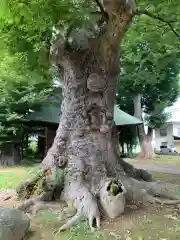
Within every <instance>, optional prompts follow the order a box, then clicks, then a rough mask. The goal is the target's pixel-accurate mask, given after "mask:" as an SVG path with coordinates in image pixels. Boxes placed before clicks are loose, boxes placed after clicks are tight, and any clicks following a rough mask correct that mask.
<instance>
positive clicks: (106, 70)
mask: <svg viewBox="0 0 180 240" xmlns="http://www.w3.org/2000/svg"><path fill="white" fill-rule="evenodd" d="M102 8H103V9H104V11H105V12H106V15H107V16H108V18H107V19H106V22H105V23H104V24H103V25H102V26H98V33H97V32H96V33H95V34H96V35H95V36H94V37H88V36H92V35H91V34H89V33H88V32H83V30H82V29H80V30H77V31H75V34H74V36H75V35H76V36H79V39H78V38H74V39H73V38H72V39H71V42H70V43H68V44H67V42H66V43H64V41H63V38H62V37H59V39H57V41H56V42H55V43H54V45H53V46H52V48H51V55H52V57H53V60H54V61H55V62H56V65H57V66H58V67H59V70H60V73H61V79H62V84H63V94H64V100H63V103H62V108H61V118H60V123H59V127H58V130H57V133H56V137H55V139H54V143H53V145H52V147H51V148H50V149H49V151H48V153H47V156H46V157H45V159H44V160H43V162H42V166H43V169H44V171H43V174H44V176H45V182H46V185H48V188H46V189H48V191H44V193H42V194H41V195H40V196H39V197H34V198H30V199H29V200H27V202H26V203H28V204H29V205H30V204H34V203H35V202H36V201H37V200H44V199H45V195H46V196H48V197H49V193H52V195H51V194H50V195H51V196H53V191H54V189H56V173H57V169H58V167H59V168H63V171H64V183H63V187H62V192H61V199H62V200H64V201H65V202H66V203H67V204H68V206H70V205H73V206H74V208H75V209H76V210H77V213H76V214H75V216H74V217H73V218H72V219H70V220H69V221H68V222H67V223H66V224H64V225H63V226H62V227H61V228H60V230H64V229H66V228H69V227H71V226H72V225H73V224H74V223H75V221H77V220H79V219H80V218H81V217H86V218H87V219H88V221H89V225H90V227H91V229H92V230H93V229H94V227H98V228H99V227H100V218H101V214H102V213H101V212H100V209H103V212H105V213H106V215H107V216H108V217H111V218H115V217H117V216H119V215H120V214H122V213H123V212H124V208H125V202H126V200H130V201H135V202H139V201H141V202H144V201H145V202H156V201H160V200H158V199H157V198H155V196H157V195H158V196H163V197H167V198H171V199H178V197H177V196H176V191H175V190H176V186H173V187H171V189H170V190H168V188H167V184H165V183H159V182H158V183H157V182H153V181H152V178H151V176H150V175H149V174H148V173H146V172H145V171H142V170H137V169H135V168H133V167H132V166H131V165H130V164H128V163H126V162H125V161H123V160H122V159H120V157H119V151H118V137H117V132H116V126H115V125H114V123H113V109H114V102H115V89H116V84H117V76H118V74H119V65H120V64H119V46H120V42H121V40H122V39H123V36H124V34H125V32H126V30H127V29H128V27H129V24H130V23H131V21H132V18H133V11H134V4H133V2H132V1H130V0H114V1H113V0H104V1H102ZM88 34H89V35H88ZM82 39H83V41H80V40H82ZM36 181H37V178H36ZM28 184H29V183H28ZM28 184H27V185H28ZM27 185H26V188H24V189H27ZM28 186H29V185H28ZM28 204H27V205H28ZM99 204H100V206H101V208H100V207H99ZM27 205H26V206H27ZM19 208H21V209H23V208H24V209H25V207H24V205H23V206H22V205H21V206H20V207H19Z"/></svg>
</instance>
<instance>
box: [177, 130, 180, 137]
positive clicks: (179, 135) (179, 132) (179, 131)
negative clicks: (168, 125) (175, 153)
mask: <svg viewBox="0 0 180 240" xmlns="http://www.w3.org/2000/svg"><path fill="white" fill-rule="evenodd" d="M177 134H178V137H180V128H178V129H177Z"/></svg>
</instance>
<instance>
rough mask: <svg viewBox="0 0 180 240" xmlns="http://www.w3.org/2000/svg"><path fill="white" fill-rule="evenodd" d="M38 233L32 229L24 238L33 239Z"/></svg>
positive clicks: (26, 239)
mask: <svg viewBox="0 0 180 240" xmlns="http://www.w3.org/2000/svg"><path fill="white" fill-rule="evenodd" d="M35 234H36V232H35V231H32V230H28V231H27V233H26V235H25V237H24V240H29V239H31V238H32V237H33V236H34V235H35Z"/></svg>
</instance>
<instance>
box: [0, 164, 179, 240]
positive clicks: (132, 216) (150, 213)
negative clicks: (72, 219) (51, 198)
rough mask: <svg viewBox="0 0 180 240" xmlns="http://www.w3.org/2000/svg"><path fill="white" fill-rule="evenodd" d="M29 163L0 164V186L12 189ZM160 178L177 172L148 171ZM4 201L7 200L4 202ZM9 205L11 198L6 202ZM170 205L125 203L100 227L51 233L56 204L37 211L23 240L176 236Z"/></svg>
mask: <svg viewBox="0 0 180 240" xmlns="http://www.w3.org/2000/svg"><path fill="white" fill-rule="evenodd" d="M33 172H34V168H33V167H17V168H1V169H0V190H2V189H9V188H11V189H13V188H15V187H16V186H17V185H18V184H19V183H20V182H21V181H22V180H24V179H27V178H28V177H29V176H30V175H31V174H33ZM152 174H153V177H154V178H156V179H160V180H166V181H168V182H172V183H177V184H180V176H178V175H171V174H163V173H155V172H154V173H152ZM7 204H8V202H7ZM9 206H11V202H9ZM179 212H180V211H179V210H178V209H177V208H174V207H168V208H165V207H163V208H162V207H161V206H152V207H148V208H147V207H144V208H136V207H135V206H131V205H130V206H127V208H126V212H125V214H124V215H123V216H122V217H120V218H118V219H116V220H104V221H102V230H101V231H99V232H95V233H91V232H90V231H89V229H88V227H87V224H86V223H81V224H79V225H78V226H76V227H75V228H73V229H71V230H69V231H66V232H64V233H61V234H57V235H56V234H55V233H56V231H57V229H58V227H59V226H60V225H61V224H62V222H63V220H61V219H60V216H62V215H61V209H60V206H59V205H58V204H57V205H56V207H55V209H54V210H53V209H52V210H51V211H47V210H46V211H45V210H43V211H41V212H39V213H38V214H37V216H36V217H35V218H34V219H33V220H32V223H31V231H30V232H29V233H28V235H27V236H26V239H25V240H39V239H42V240H49V239H54V240H71V239H72V240H92V239H99V240H118V239H121V240H176V239H180V237H179V236H180V215H179Z"/></svg>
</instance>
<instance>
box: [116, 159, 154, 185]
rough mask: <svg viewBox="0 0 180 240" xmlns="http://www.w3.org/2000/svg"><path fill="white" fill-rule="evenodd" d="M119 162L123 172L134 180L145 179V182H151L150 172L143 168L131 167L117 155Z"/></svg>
mask: <svg viewBox="0 0 180 240" xmlns="http://www.w3.org/2000/svg"><path fill="white" fill-rule="evenodd" d="M119 162H120V164H121V166H122V167H123V169H124V171H125V173H126V174H127V175H128V176H129V177H132V178H134V179H136V180H139V181H146V182H152V181H153V178H152V175H151V174H150V173H148V172H147V171H145V170H143V169H137V168H135V167H133V165H131V164H130V163H128V162H126V161H124V160H123V159H122V158H120V157H119Z"/></svg>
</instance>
